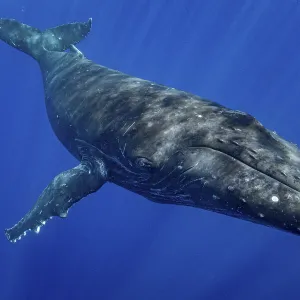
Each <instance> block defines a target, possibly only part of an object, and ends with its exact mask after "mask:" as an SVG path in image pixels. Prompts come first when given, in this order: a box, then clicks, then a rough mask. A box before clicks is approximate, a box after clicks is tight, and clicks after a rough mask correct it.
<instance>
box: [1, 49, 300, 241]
mask: <svg viewBox="0 0 300 300" xmlns="http://www.w3.org/2000/svg"><path fill="white" fill-rule="evenodd" d="M38 61H39V65H40V68H41V72H42V76H43V80H44V89H45V99H46V100H45V101H46V107H47V113H48V117H49V121H50V123H51V126H52V128H53V130H54V132H55V134H56V135H57V137H58V139H59V140H60V141H61V143H62V144H63V145H64V146H65V147H66V148H67V149H68V150H69V152H70V153H71V154H72V155H74V156H75V157H76V158H77V159H78V160H79V161H80V164H79V166H77V167H75V168H74V169H71V170H68V171H66V172H64V173H62V174H59V175H58V176H57V177H56V178H55V179H54V180H53V181H52V183H50V185H49V186H48V187H47V188H46V189H45V190H44V192H43V193H42V195H41V196H40V198H39V200H38V201H37V203H36V204H35V206H34V207H33V209H32V210H31V211H30V212H29V213H28V214H27V215H26V216H25V217H24V218H23V219H22V220H21V221H20V222H19V223H18V224H16V225H15V226H14V227H13V228H11V229H9V230H7V231H6V234H7V237H8V239H9V240H11V241H15V240H16V239H17V238H19V237H20V236H21V235H22V234H24V232H26V230H28V229H34V230H36V231H39V228H40V225H42V224H44V223H45V221H47V220H48V219H49V218H50V217H51V216H61V217H65V216H66V214H67V211H68V209H69V208H70V207H71V206H72V205H73V204H74V203H75V202H77V201H79V200H80V199H81V198H82V197H84V196H86V195H88V194H90V193H92V192H95V191H96V190H98V189H99V188H100V187H101V186H102V185H103V184H104V183H105V182H112V183H115V184H117V185H119V186H122V187H124V188H125V189H127V190H130V191H133V192H135V193H138V194H140V195H142V196H144V197H146V198H147V199H149V200H152V201H155V202H159V203H168V204H181V205H188V206H194V207H199V208H202V209H206V210H211V211H214V212H218V213H222V214H226V215H229V216H232V217H236V218H239V219H244V220H248V221H252V222H256V223H260V224H263V225H267V226H272V227H276V228H278V229H282V230H286V231H289V232H291V233H295V234H299V233H300V210H299V209H300V172H299V170H300V153H299V150H298V149H297V148H296V147H295V146H294V145H292V144H290V143H288V142H287V141H285V140H283V139H282V138H280V137H279V136H278V135H276V134H275V133H272V132H270V131H269V130H267V129H266V128H264V127H263V126H262V124H260V123H259V122H258V121H257V120H256V119H255V118H254V117H252V116H250V115H249V114H245V113H242V112H239V111H234V110H230V109H228V108H225V107H223V106H221V105H219V104H216V103H213V102H210V101H207V100H204V99H202V98H200V97H198V96H195V95H192V94H190V93H186V92H183V91H179V90H176V89H173V88H169V87H166V86H162V85H158V84H156V83H153V82H150V81H146V80H142V79H139V78H135V77H132V76H129V75H126V74H123V73H121V72H118V71H115V70H111V69H108V68H106V67H103V66H100V65H97V64H95V63H93V62H92V61H90V60H88V59H86V58H84V57H83V55H82V54H81V53H80V52H79V51H78V50H77V49H76V48H75V47H73V46H71V51H70V52H62V51H44V52H42V53H41V54H39V55H38ZM61 195H63V197H61Z"/></svg>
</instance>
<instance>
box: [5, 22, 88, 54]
mask: <svg viewBox="0 0 300 300" xmlns="http://www.w3.org/2000/svg"><path fill="white" fill-rule="evenodd" d="M91 26H92V19H91V18H90V19H89V20H88V21H87V22H76V23H69V24H64V25H61V26H58V27H54V28H50V29H47V30H45V31H40V30H39V29H37V28H34V27H31V26H29V25H26V24H23V23H20V22H18V21H16V20H14V19H0V39H1V40H2V41H4V42H6V43H7V44H9V45H10V46H12V47H14V48H16V49H18V50H20V51H22V52H25V53H27V54H29V55H30V56H32V57H33V58H34V59H36V60H39V56H40V55H41V54H42V53H43V52H44V51H64V50H66V49H68V48H69V47H70V46H71V45H73V44H77V43H78V42H80V41H81V40H82V39H83V38H85V37H86V36H87V34H88V33H89V32H90V29H91Z"/></svg>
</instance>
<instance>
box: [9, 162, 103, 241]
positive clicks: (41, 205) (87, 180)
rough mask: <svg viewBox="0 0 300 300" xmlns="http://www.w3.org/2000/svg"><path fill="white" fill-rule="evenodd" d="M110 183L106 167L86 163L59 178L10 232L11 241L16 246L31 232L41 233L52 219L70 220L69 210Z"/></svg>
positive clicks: (54, 180) (97, 163)
mask: <svg viewBox="0 0 300 300" xmlns="http://www.w3.org/2000/svg"><path fill="white" fill-rule="evenodd" d="M105 182H106V171H105V167H104V164H102V162H101V161H100V162H99V161H98V160H97V161H95V162H89V161H87V162H82V163H80V164H79V165H78V166H76V167H75V168H73V169H70V170H67V171H64V172H62V173H60V174H59V175H57V176H56V177H55V178H54V179H53V180H52V181H51V183H50V184H49V185H48V186H47V187H46V188H45V189H44V191H43V192H42V194H41V195H40V196H39V198H38V200H37V202H36V203H35V205H34V206H33V208H32V209H31V210H30V211H29V212H28V213H27V214H26V215H25V216H24V217H23V218H22V219H21V220H20V221H19V222H18V223H17V224H16V225H15V226H13V227H12V228H10V229H6V230H5V234H6V237H7V238H8V240H9V241H11V242H15V241H16V240H17V239H21V237H22V236H23V235H26V231H27V230H34V231H35V232H36V233H38V232H39V231H40V227H41V226H42V225H44V224H45V223H46V221H47V220H48V219H50V218H51V217H52V216H59V217H62V218H64V217H66V216H67V213H68V210H69V208H70V207H71V206H73V205H74V204H75V203H76V202H78V201H80V200H81V199H82V198H83V197H85V196H87V195H89V194H91V193H94V192H96V191H97V190H98V189H99V188H100V187H101V186H102V185H103V184H104V183H105Z"/></svg>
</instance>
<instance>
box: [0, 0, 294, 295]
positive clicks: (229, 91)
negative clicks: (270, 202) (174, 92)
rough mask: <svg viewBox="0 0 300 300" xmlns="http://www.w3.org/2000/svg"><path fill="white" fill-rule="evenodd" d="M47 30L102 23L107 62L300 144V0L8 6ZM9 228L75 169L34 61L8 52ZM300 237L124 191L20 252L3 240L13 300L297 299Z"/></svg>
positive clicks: (89, 203)
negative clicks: (250, 118)
mask: <svg viewBox="0 0 300 300" xmlns="http://www.w3.org/2000/svg"><path fill="white" fill-rule="evenodd" d="M0 11H1V13H0V15H1V17H9V18H15V19H18V20H20V21H22V22H24V23H27V24H30V25H33V26H35V27H39V28H40V29H46V28H48V27H53V26H56V25H59V24H63V23H67V22H70V21H85V20H87V18H89V17H93V28H92V32H91V34H90V35H89V36H88V37H87V38H86V39H85V40H84V41H82V42H81V43H80V44H79V45H78V47H79V48H80V50H81V51H83V52H84V54H85V55H86V56H87V57H88V58H90V59H92V60H94V61H95V62H97V63H99V64H101V65H105V66H108V67H110V68H114V69H118V70H120V71H122V72H125V73H129V74H131V75H134V76H137V77H142V78H144V79H149V80H153V81H155V82H158V83H162V84H165V85H169V86H172V87H175V88H178V89H183V90H186V91H189V92H192V93H195V94H198V95H200V96H203V97H205V98H209V99H212V100H214V101H216V102H219V103H221V104H223V105H225V106H227V107H230V108H233V109H238V110H241V111H246V112H248V113H250V114H252V115H254V116H255V117H256V118H257V119H259V120H260V121H261V122H262V123H263V125H265V126H266V127H268V128H270V129H272V130H275V131H276V132H277V133H278V134H280V135H281V136H283V137H284V138H285V139H287V140H289V141H291V142H294V143H298V144H300V137H299V134H298V133H299V128H300V118H299V111H300V104H299V103H300V84H299V82H300V55H299V50H300V4H298V3H297V1H296V0H295V1H293V0H285V1H282V0H262V1H253V0H230V1H222V0H176V1H168V0H151V1H150V0H101V1H96V0H88V1H82V0H81V1H80V0H69V1H58V0H53V1H37V0H30V1H29V0H27V1H26V0H24V1H19V0H2V1H1V2H0ZM0 66H1V69H0V99H1V100H0V101H1V108H0V112H1V117H0V136H1V147H0V156H1V158H2V159H1V181H0V188H1V200H0V216H1V218H0V229H1V228H2V229H4V228H7V227H10V226H12V225H13V224H14V223H15V222H16V221H18V220H19V219H20V217H22V216H23V215H24V213H26V212H27V211H28V210H29V209H30V208H31V206H32V205H33V204H34V202H35V201H36V199H37V197H38V196H39V194H40V193H41V191H42V190H43V189H44V188H45V186H46V185H47V184H48V183H49V182H50V180H51V179H52V178H53V177H54V176H55V175H56V174H58V173H59V172H61V171H63V170H65V169H68V168H71V167H73V166H75V165H76V164H77V162H76V161H75V159H74V158H73V157H71V156H70V155H69V154H68V153H67V151H66V150H65V149H64V148H63V146H62V145H61V144H60V143H59V142H58V140H57V139H56V137H55V136H54V133H53V132H52V130H51V128H50V125H49V123H48V120H47V116H46V111H45V107H44V99H43V86H42V78H41V76H40V73H39V69H38V66H37V64H36V62H34V61H33V60H32V59H31V58H30V57H29V56H26V55H25V54H23V53H21V52H18V51H17V50H15V49H13V48H11V47H9V46H8V45H6V44H4V43H1V44H0ZM299 248H300V238H299V237H297V236H293V235H290V234H287V233H284V232H280V231H277V230H275V229H270V228H266V227H263V226H260V225H254V224H251V223H248V222H245V221H240V220H236V219H233V218H229V217H226V216H222V215H218V214H214V213H211V212H206V211H203V210H199V209H195V208H188V207H178V206H176V207H175V206H171V205H160V204H155V203H152V202H150V201H148V200H145V199H144V198H142V197H140V196H138V195H135V194H133V193H131V192H129V191H126V190H124V189H122V188H120V187H117V186H115V185H112V184H107V185H105V186H104V187H103V188H102V189H101V190H100V191H99V192H97V193H96V194H94V195H91V196H89V197H88V198H86V199H84V200H83V201H82V202H80V203H79V204H78V205H76V206H75V207H74V208H72V210H71V211H70V213H69V216H68V218H67V219H66V220H61V219H53V220H52V221H51V222H49V223H48V224H47V226H45V227H43V228H42V229H41V232H40V234H39V235H34V234H28V236H27V237H26V238H24V239H23V240H22V241H20V242H19V243H16V244H11V243H9V242H8V241H7V240H6V238H5V236H4V234H2V235H0V299H1V300H19V299H20V300H36V299H38V300H40V299H43V300H50V299H51V300H53V299H55V300H65V299H71V300H83V299H89V300H98V299H105V300H127V299H130V300H154V299H155V300H156V299H157V300H168V299H172V300H177V299H178V300H199V299H205V300H218V299H222V300H227V299H230V300H250V299H251V300H253V299H255V300H262V299H272V300H283V299H289V300H294V299H295V300H298V299H300V296H299V270H300V259H299V256H300V251H299Z"/></svg>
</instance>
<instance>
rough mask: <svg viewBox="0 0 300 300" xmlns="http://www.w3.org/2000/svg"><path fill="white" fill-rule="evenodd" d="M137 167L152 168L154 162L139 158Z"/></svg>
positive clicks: (136, 162) (136, 163)
mask: <svg viewBox="0 0 300 300" xmlns="http://www.w3.org/2000/svg"><path fill="white" fill-rule="evenodd" d="M135 165H136V166H137V167H139V168H151V167H152V162H151V161H150V160H149V159H147V158H145V157H138V158H137V159H136V161H135Z"/></svg>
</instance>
